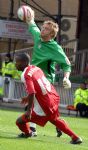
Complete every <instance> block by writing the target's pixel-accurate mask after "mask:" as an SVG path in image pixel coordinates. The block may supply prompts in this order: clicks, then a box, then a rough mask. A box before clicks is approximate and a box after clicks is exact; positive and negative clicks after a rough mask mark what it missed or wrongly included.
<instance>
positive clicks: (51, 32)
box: [26, 17, 71, 136]
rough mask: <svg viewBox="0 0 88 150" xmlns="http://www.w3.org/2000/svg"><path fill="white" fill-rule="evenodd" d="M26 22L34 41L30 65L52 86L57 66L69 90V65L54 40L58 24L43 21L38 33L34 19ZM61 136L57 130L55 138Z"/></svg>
mask: <svg viewBox="0 0 88 150" xmlns="http://www.w3.org/2000/svg"><path fill="white" fill-rule="evenodd" d="M27 18H29V17H27ZM26 22H27V24H28V31H29V32H30V33H31V34H32V36H33V40H34V48H33V55H32V62H31V64H33V65H35V66H38V67H39V68H41V69H42V70H43V72H44V73H45V75H46V77H47V79H48V80H49V81H50V82H51V83H52V84H54V81H55V66H56V64H59V66H60V67H61V69H62V70H63V71H64V79H63V84H64V87H65V88H70V87H71V83H70V81H69V75H70V72H71V64H70V62H69V60H68V58H67V56H66V55H65V53H64V51H63V49H62V47H61V46H60V45H59V44H58V43H57V42H56V41H55V40H54V39H55V38H56V36H57V33H58V30H59V27H58V24H57V23H54V22H53V21H45V22H44V23H43V25H42V27H41V31H40V29H39V28H38V26H37V25H36V23H35V22H34V17H32V18H31V20H28V19H26ZM34 126H35V125H34ZM34 126H33V127H32V128H31V129H33V128H34ZM34 131H35V129H34ZM61 134H62V133H61V132H60V130H59V129H57V136H61Z"/></svg>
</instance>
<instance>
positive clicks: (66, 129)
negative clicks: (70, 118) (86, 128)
mask: <svg viewBox="0 0 88 150" xmlns="http://www.w3.org/2000/svg"><path fill="white" fill-rule="evenodd" d="M50 122H51V123H53V124H54V125H55V126H56V127H57V128H59V129H60V130H61V131H62V132H64V133H65V134H67V135H68V136H70V137H71V139H72V141H71V144H80V143H82V139H81V138H79V137H78V135H76V134H75V133H74V132H73V131H72V130H71V129H70V127H69V126H68V124H67V123H66V122H65V121H64V120H62V119H60V118H59V117H57V119H55V120H54V121H50Z"/></svg>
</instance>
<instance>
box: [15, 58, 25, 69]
mask: <svg viewBox="0 0 88 150" xmlns="http://www.w3.org/2000/svg"><path fill="white" fill-rule="evenodd" d="M15 65H16V68H17V70H19V71H23V70H24V63H23V62H22V61H20V60H19V59H16V63H15Z"/></svg>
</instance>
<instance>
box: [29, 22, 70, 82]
mask: <svg viewBox="0 0 88 150" xmlns="http://www.w3.org/2000/svg"><path fill="white" fill-rule="evenodd" d="M28 31H29V32H30V33H31V34H32V36H33V40H34V48H33V55H32V62H31V64H33V65H35V66H38V67H40V68H41V69H42V70H43V72H44V73H45V75H46V77H47V79H48V80H49V81H50V82H51V83H54V80H55V69H56V68H55V66H56V64H59V66H60V68H61V69H62V70H63V71H64V72H67V71H68V72H70V71H71V64H70V62H69V60H68V58H67V56H66V55H65V53H64V51H63V49H62V48H61V46H60V45H58V43H57V42H56V41H55V40H53V39H52V40H50V41H48V42H44V41H43V40H42V39H41V37H40V30H39V28H38V27H37V25H36V24H35V23H32V24H31V25H29V29H28Z"/></svg>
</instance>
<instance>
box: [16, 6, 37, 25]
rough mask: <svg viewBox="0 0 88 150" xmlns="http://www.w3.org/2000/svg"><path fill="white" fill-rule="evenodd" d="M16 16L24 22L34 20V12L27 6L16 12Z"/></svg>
mask: <svg viewBox="0 0 88 150" xmlns="http://www.w3.org/2000/svg"><path fill="white" fill-rule="evenodd" d="M17 16H18V18H19V19H20V20H22V21H24V22H30V21H31V20H33V19H34V11H33V10H32V9H31V7H29V6H21V7H20V8H19V9H18V11H17Z"/></svg>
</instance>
